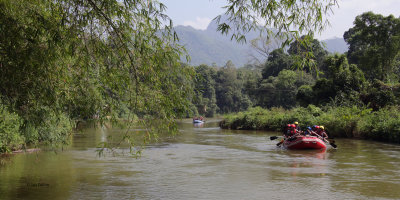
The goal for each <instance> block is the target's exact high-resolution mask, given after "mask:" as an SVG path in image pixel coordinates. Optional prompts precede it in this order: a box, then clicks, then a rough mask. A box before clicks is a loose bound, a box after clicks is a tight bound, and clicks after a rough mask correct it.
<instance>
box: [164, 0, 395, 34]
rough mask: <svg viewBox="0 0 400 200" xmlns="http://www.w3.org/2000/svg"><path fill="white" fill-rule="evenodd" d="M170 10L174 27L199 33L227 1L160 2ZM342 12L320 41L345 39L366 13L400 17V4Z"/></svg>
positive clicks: (347, 3) (348, 3)
mask: <svg viewBox="0 0 400 200" xmlns="http://www.w3.org/2000/svg"><path fill="white" fill-rule="evenodd" d="M159 1H160V2H162V3H163V4H165V5H166V6H167V12H166V13H167V15H168V16H170V17H171V18H172V20H173V22H174V25H175V26H176V25H185V26H187V25H190V26H192V27H194V28H196V29H206V28H207V25H208V23H209V22H210V21H211V20H212V19H213V18H214V17H216V16H217V15H219V14H222V13H223V12H224V9H223V8H222V7H223V6H224V5H225V2H226V1H225V0H159ZM338 2H339V8H335V9H334V14H333V15H332V16H330V17H329V21H330V23H331V27H327V29H326V30H325V31H324V32H323V33H322V34H321V35H320V36H316V37H317V38H318V39H328V38H332V37H343V33H344V32H345V31H347V30H348V29H349V28H351V27H352V26H353V21H354V19H355V17H356V16H357V15H360V14H362V13H363V12H367V11H373V12H374V13H378V14H382V15H384V16H387V15H389V14H393V15H394V16H395V17H400V0H338Z"/></svg>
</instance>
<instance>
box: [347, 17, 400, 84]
mask: <svg viewBox="0 0 400 200" xmlns="http://www.w3.org/2000/svg"><path fill="white" fill-rule="evenodd" d="M343 37H344V39H345V41H346V42H347V43H348V44H349V45H350V47H349V51H348V53H347V55H348V57H349V60H350V62H351V63H355V64H357V65H358V66H359V67H360V68H361V69H362V70H363V71H364V72H365V74H366V76H367V78H368V79H370V80H372V79H374V78H378V79H379V80H382V81H386V80H387V78H388V75H389V74H391V73H392V72H393V70H394V67H395V66H396V65H395V61H396V59H397V57H398V56H399V52H400V18H396V17H394V16H393V15H389V16H387V17H384V16H382V15H380V14H374V13H373V12H366V13H363V14H362V15H359V16H357V17H356V19H355V21H354V27H352V28H350V29H349V30H348V31H346V32H345V33H344V36H343Z"/></svg>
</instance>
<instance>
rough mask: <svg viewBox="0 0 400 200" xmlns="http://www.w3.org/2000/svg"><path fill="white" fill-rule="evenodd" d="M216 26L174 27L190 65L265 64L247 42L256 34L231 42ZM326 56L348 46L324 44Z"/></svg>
mask: <svg viewBox="0 0 400 200" xmlns="http://www.w3.org/2000/svg"><path fill="white" fill-rule="evenodd" d="M216 30H217V25H216V23H215V22H214V21H212V22H211V23H210V24H209V25H208V27H207V29H206V30H197V29H194V28H193V27H191V26H176V27H175V31H176V33H177V34H178V37H179V44H181V45H184V46H185V47H186V50H187V51H188V54H189V55H190V57H191V60H190V64H191V65H200V64H207V65H212V64H216V65H217V66H224V65H225V63H226V62H227V61H228V60H231V61H232V62H233V64H234V65H235V66H236V67H242V66H243V65H245V64H247V63H250V62H253V61H254V60H256V59H258V60H265V57H263V56H261V55H260V54H257V53H256V51H255V50H254V48H252V47H251V45H250V41H251V40H253V39H255V38H258V36H259V33H258V32H254V31H253V32H250V33H247V34H246V40H247V43H238V42H236V41H234V40H231V38H230V36H227V35H222V34H221V33H219V32H217V31H216ZM323 42H325V44H326V48H327V50H328V51H329V52H332V53H333V52H339V53H343V52H345V51H347V45H346V43H345V42H344V40H343V38H333V39H328V40H324V41H323Z"/></svg>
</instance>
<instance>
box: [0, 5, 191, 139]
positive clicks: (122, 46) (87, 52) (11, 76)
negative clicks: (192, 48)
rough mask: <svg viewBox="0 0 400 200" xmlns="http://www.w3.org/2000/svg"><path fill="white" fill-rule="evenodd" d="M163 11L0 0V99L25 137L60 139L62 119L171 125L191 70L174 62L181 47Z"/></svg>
mask: <svg viewBox="0 0 400 200" xmlns="http://www.w3.org/2000/svg"><path fill="white" fill-rule="evenodd" d="M164 11H165V6H164V5H163V4H161V3H158V2H156V1H144V0H140V1H130V0H126V1H117V0H107V1H102V2H99V1H93V0H88V1H77V0H56V1H39V0H33V1H30V0H29V1H28V0H22V1H11V0H4V1H1V2H0V26H1V27H2V28H1V29H0V53H1V57H0V66H1V67H0V98H1V99H2V102H3V104H4V105H6V106H7V107H8V108H9V110H10V112H15V113H16V114H17V115H18V116H19V117H20V118H21V119H22V124H23V125H22V128H21V129H20V132H21V135H24V134H25V136H26V137H25V139H26V141H27V142H29V143H37V142H41V141H47V142H49V143H57V142H59V143H64V142H65V141H66V139H67V138H68V135H69V134H68V132H70V131H71V126H70V124H69V123H70V122H69V119H74V120H79V119H90V118H93V117H95V118H97V117H98V118H100V119H101V120H104V119H106V117H107V116H111V117H113V119H114V120H115V119H116V118H118V117H119V116H125V117H129V118H133V117H134V116H138V117H140V118H141V119H146V120H148V122H143V123H147V124H148V125H150V126H151V125H153V124H152V123H150V122H151V121H154V119H157V120H158V121H160V122H165V123H164V124H166V126H171V124H172V122H173V120H174V118H176V117H182V116H184V115H185V114H186V113H187V110H188V109H189V107H190V99H189V98H188V97H190V96H191V94H192V91H193V89H192V84H191V76H192V75H193V70H192V68H190V67H186V66H182V65H180V64H179V62H178V61H179V59H180V57H181V55H182V51H183V48H182V47H181V46H179V45H177V44H176V40H177V36H176V34H175V33H174V32H173V31H172V23H171V24H170V25H168V26H164V25H163V24H165V23H164V22H166V21H167V20H169V19H168V17H167V16H165V15H164V14H163V12H164ZM149 121H150V122H149ZM157 127H159V128H160V129H161V130H164V131H176V129H174V128H173V127H171V128H169V127H165V126H158V125H157ZM153 128H154V127H153ZM149 129H152V128H149ZM150 133H151V132H150Z"/></svg>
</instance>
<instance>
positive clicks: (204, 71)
mask: <svg viewBox="0 0 400 200" xmlns="http://www.w3.org/2000/svg"><path fill="white" fill-rule="evenodd" d="M195 70H196V79H195V81H194V89H195V93H196V95H195V99H194V101H193V103H194V104H195V105H196V107H197V109H196V110H197V111H198V113H199V114H200V115H203V116H206V117H213V116H214V115H215V114H216V112H217V109H218V106H217V104H216V103H217V100H216V93H215V84H216V83H215V77H216V74H217V71H216V69H214V68H211V67H208V66H207V65H200V66H198V67H196V68H195Z"/></svg>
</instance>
